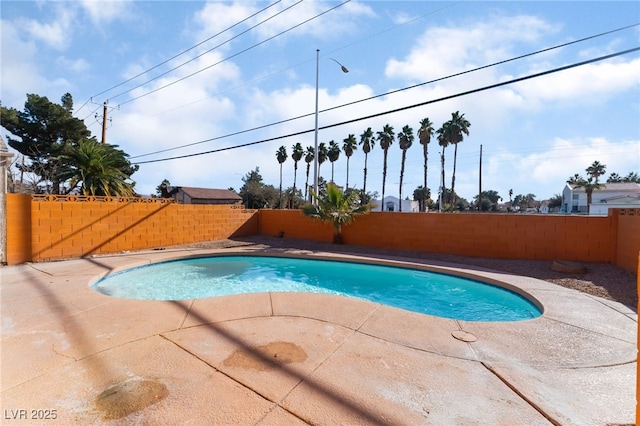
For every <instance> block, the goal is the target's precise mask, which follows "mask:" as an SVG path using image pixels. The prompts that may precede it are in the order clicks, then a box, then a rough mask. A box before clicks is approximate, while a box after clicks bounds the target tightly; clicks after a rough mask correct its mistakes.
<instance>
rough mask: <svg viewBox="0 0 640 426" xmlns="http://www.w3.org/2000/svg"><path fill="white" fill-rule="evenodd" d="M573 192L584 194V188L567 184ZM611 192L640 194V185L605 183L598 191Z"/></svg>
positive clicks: (633, 183) (632, 183)
mask: <svg viewBox="0 0 640 426" xmlns="http://www.w3.org/2000/svg"><path fill="white" fill-rule="evenodd" d="M567 185H568V186H569V188H571V190H572V191H575V192H584V188H582V187H577V186H576V185H574V184H570V183H568V184H567ZM603 191H609V192H614V191H615V192H621V191H624V192H637V193H640V183H635V182H620V183H603V184H602V187H601V188H600V189H598V192H603Z"/></svg>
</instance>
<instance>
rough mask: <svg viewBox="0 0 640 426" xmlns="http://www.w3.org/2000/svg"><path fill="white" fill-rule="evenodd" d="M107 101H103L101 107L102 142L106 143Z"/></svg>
mask: <svg viewBox="0 0 640 426" xmlns="http://www.w3.org/2000/svg"><path fill="white" fill-rule="evenodd" d="M108 103H109V101H104V104H103V108H102V143H107V104H108Z"/></svg>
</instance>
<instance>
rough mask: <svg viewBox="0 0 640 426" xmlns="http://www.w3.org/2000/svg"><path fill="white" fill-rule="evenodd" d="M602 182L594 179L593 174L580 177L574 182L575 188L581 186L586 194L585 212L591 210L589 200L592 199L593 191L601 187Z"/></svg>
mask: <svg viewBox="0 0 640 426" xmlns="http://www.w3.org/2000/svg"><path fill="white" fill-rule="evenodd" d="M602 186H603V185H602V184H601V183H598V182H596V181H595V179H594V178H593V176H589V177H588V178H587V179H584V178H580V180H578V181H577V182H575V187H576V188H583V189H584V192H585V193H586V194H587V213H590V212H591V201H592V199H593V191H597V190H598V189H600V188H602Z"/></svg>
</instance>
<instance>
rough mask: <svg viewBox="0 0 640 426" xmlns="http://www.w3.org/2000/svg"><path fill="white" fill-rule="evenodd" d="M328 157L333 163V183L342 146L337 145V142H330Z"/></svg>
mask: <svg viewBox="0 0 640 426" xmlns="http://www.w3.org/2000/svg"><path fill="white" fill-rule="evenodd" d="M327 156H328V157H329V161H330V162H331V182H333V166H334V164H333V163H335V162H336V161H338V158H340V146H339V145H338V144H337V143H336V141H330V142H329V151H327Z"/></svg>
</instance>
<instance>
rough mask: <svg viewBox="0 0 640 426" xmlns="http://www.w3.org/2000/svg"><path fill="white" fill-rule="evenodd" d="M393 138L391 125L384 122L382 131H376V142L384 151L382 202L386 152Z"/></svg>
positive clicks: (385, 180)
mask: <svg viewBox="0 0 640 426" xmlns="http://www.w3.org/2000/svg"><path fill="white" fill-rule="evenodd" d="M394 139H395V134H394V133H393V127H392V126H390V125H389V124H385V125H384V127H383V128H382V131H381V132H378V142H379V143H380V148H382V151H383V152H384V157H383V158H384V159H383V163H382V202H384V188H385V186H386V183H387V154H388V152H389V147H391V145H392V144H393V141H394Z"/></svg>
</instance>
